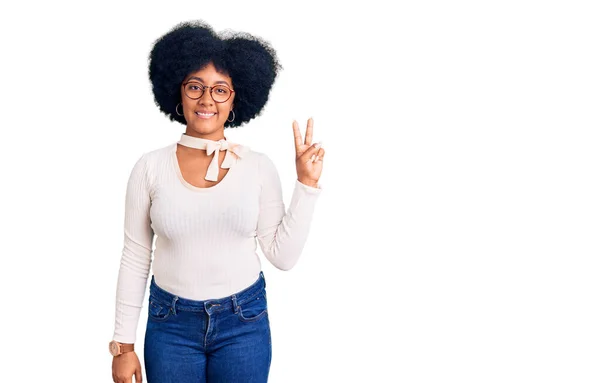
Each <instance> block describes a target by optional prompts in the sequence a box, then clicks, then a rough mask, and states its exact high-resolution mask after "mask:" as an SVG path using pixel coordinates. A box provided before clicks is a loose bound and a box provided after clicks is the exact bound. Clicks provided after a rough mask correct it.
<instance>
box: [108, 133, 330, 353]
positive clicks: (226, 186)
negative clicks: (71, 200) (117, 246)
mask: <svg viewBox="0 0 600 383" xmlns="http://www.w3.org/2000/svg"><path fill="white" fill-rule="evenodd" d="M176 149H177V143H173V144H170V145H168V146H165V147H162V148H159V149H156V150H153V151H150V152H147V153H144V154H143V155H142V156H141V157H140V158H139V159H138V160H137V162H136V163H135V165H134V166H133V169H132V171H131V174H130V177H129V181H128V183H127V191H126V197H125V233H124V246H123V253H122V256H121V265H120V268H119V277H118V282H117V293H116V310H115V328H114V335H113V339H114V340H116V341H118V342H122V343H134V342H135V340H136V331H137V325H138V322H139V316H140V310H141V308H142V305H143V301H144V297H145V290H146V285H147V281H148V277H149V273H150V266H152V272H153V274H154V278H155V282H156V284H157V285H158V286H160V287H161V288H163V289H165V290H167V291H169V292H171V293H173V294H175V295H177V296H179V297H181V298H188V299H195V300H205V299H216V298H222V297H226V296H229V295H232V294H234V293H236V292H238V291H240V290H243V289H244V288H246V287H248V286H249V285H251V284H252V283H253V282H254V281H256V279H257V278H258V275H259V272H260V270H261V263H260V259H259V257H258V254H257V245H256V242H257V240H258V243H259V244H260V247H261V250H262V252H263V254H264V255H265V257H266V258H267V259H268V260H269V261H270V262H271V263H272V264H273V265H274V266H275V267H277V268H279V269H282V270H288V269H290V268H292V267H293V266H294V265H295V263H296V262H297V260H298V257H299V256H300V253H301V252H302V248H303V247H304V244H305V242H306V238H307V236H308V233H309V226H310V221H311V219H312V215H313V211H314V208H315V204H316V201H317V199H318V196H319V195H320V193H321V190H322V189H321V186H320V185H319V187H317V188H313V187H310V186H307V185H304V184H302V183H301V182H299V181H297V180H296V183H295V188H294V191H293V194H292V199H291V202H290V205H289V208H288V210H287V213H286V211H285V205H284V203H283V199H282V189H281V182H280V179H279V175H278V172H277V169H276V168H275V165H274V164H273V162H272V161H271V160H270V159H269V158H268V157H267V155H265V154H263V153H260V152H256V151H253V150H249V151H248V152H247V154H245V155H244V156H243V157H242V158H240V159H239V160H238V161H237V162H236V163H235V164H234V165H233V166H232V167H231V168H230V170H229V172H228V173H227V174H226V175H225V177H224V178H223V180H221V182H219V183H218V184H216V185H215V186H212V187H209V188H198V187H195V186H193V185H191V184H189V183H188V182H186V181H185V180H184V178H183V176H182V174H181V170H180V168H179V164H178V161H177V157H176V154H175V153H176ZM155 234H156V246H155V249H154V256H153V257H152V243H153V239H154V235H155Z"/></svg>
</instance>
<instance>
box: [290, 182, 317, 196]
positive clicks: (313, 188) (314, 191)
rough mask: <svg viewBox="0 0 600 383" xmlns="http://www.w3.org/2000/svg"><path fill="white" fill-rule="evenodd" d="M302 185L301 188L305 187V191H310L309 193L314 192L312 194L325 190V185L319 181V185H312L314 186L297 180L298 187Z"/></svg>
mask: <svg viewBox="0 0 600 383" xmlns="http://www.w3.org/2000/svg"><path fill="white" fill-rule="evenodd" d="M298 187H300V188H301V189H303V190H304V191H306V192H308V193H312V194H317V195H318V194H321V191H322V190H323V185H321V184H320V183H317V187H316V188H315V187H312V186H308V185H305V184H303V183H302V182H300V181H298V180H296V188H298Z"/></svg>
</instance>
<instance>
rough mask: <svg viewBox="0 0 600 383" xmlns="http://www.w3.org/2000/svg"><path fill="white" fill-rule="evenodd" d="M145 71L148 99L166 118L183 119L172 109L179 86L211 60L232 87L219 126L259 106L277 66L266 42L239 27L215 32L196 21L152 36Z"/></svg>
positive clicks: (229, 124) (254, 111) (236, 123)
mask: <svg viewBox="0 0 600 383" xmlns="http://www.w3.org/2000/svg"><path fill="white" fill-rule="evenodd" d="M148 60H149V65H148V75H149V77H150V82H151V83H152V92H153V93H154V102H155V103H156V105H157V106H158V107H159V109H160V110H161V112H163V113H164V114H166V115H167V117H169V119H170V120H171V121H178V122H180V123H182V124H184V125H186V124H187V122H186V120H185V118H184V117H183V116H180V115H178V114H177V113H176V110H175V108H176V107H177V104H178V103H180V102H181V93H180V86H181V83H182V82H183V80H184V79H185V77H186V76H187V75H189V74H190V73H192V72H195V71H198V70H200V69H202V68H204V67H205V66H206V65H207V64H209V63H211V62H212V63H213V65H214V66H215V68H216V69H217V71H219V72H221V73H224V74H227V75H229V77H231V80H232V82H233V84H232V85H233V88H234V89H235V94H236V96H235V101H234V107H233V111H234V112H235V119H234V121H233V122H230V121H227V122H226V123H225V127H226V128H227V127H232V128H233V127H237V126H240V125H241V124H243V123H246V122H248V121H250V120H251V119H253V118H254V117H256V116H258V115H259V114H260V113H261V111H262V110H263V108H264V106H265V104H266V103H267V100H268V98H269V93H270V91H271V88H272V86H273V83H274V82H275V78H276V77H277V74H278V72H279V71H280V70H281V69H282V66H281V64H280V63H279V61H278V59H277V55H276V52H275V50H274V49H273V47H271V45H270V44H269V43H268V42H267V41H265V40H263V39H261V38H259V37H256V36H252V35H251V34H249V33H245V32H232V31H229V30H227V31H224V32H222V33H216V32H215V31H214V30H213V29H212V27H211V26H210V25H208V24H206V23H205V22H203V21H201V20H193V21H185V22H181V23H179V24H177V25H176V26H175V27H173V28H172V29H171V30H170V31H169V32H167V33H166V34H165V35H163V36H162V37H160V38H158V39H157V40H156V41H155V42H154V44H153V48H152V50H151V52H150V55H149V58H148Z"/></svg>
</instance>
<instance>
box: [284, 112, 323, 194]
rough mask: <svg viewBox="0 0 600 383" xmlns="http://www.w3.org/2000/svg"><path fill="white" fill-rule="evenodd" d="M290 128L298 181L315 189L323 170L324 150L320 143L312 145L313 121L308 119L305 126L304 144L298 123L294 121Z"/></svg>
mask: <svg viewBox="0 0 600 383" xmlns="http://www.w3.org/2000/svg"><path fill="white" fill-rule="evenodd" d="M292 127H293V128H294V143H295V146H296V173H298V181H300V182H302V183H303V184H305V185H308V186H311V187H317V184H318V181H319V177H321V171H322V170H323V157H324V156H325V149H323V148H321V143H320V142H318V143H316V144H314V145H313V144H312V136H313V119H312V118H309V119H308V123H307V124H306V135H305V137H304V143H302V134H300V128H299V127H298V122H296V121H294V122H293V124H292Z"/></svg>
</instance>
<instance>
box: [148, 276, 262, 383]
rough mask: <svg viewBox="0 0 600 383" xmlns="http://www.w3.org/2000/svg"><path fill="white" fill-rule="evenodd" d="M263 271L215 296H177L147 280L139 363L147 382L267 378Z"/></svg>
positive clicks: (235, 382)
mask: <svg viewBox="0 0 600 383" xmlns="http://www.w3.org/2000/svg"><path fill="white" fill-rule="evenodd" d="M265 287H266V284H265V277H264V275H263V272H262V271H261V272H260V275H259V277H258V279H257V280H256V282H254V283H253V284H252V285H251V286H249V287H247V288H246V289H244V290H242V291H240V292H238V293H236V294H233V295H231V296H230V297H226V298H220V299H210V300H205V301H196V300H191V299H184V298H179V297H177V296H175V295H173V294H171V293H169V292H167V291H165V290H163V289H161V288H160V287H158V286H157V285H156V283H155V282H154V276H152V281H151V283H150V296H149V299H148V300H149V302H148V323H147V325H146V335H145V344H144V365H145V368H146V378H147V381H148V383H167V382H176V383H187V382H190V383H191V382H194V383H199V382H209V383H216V382H228V383H246V382H247V383H258V382H261V383H262V382H266V381H267V378H268V375H269V368H270V366H271V329H270V326H269V318H268V313H267V294H266V290H265Z"/></svg>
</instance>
